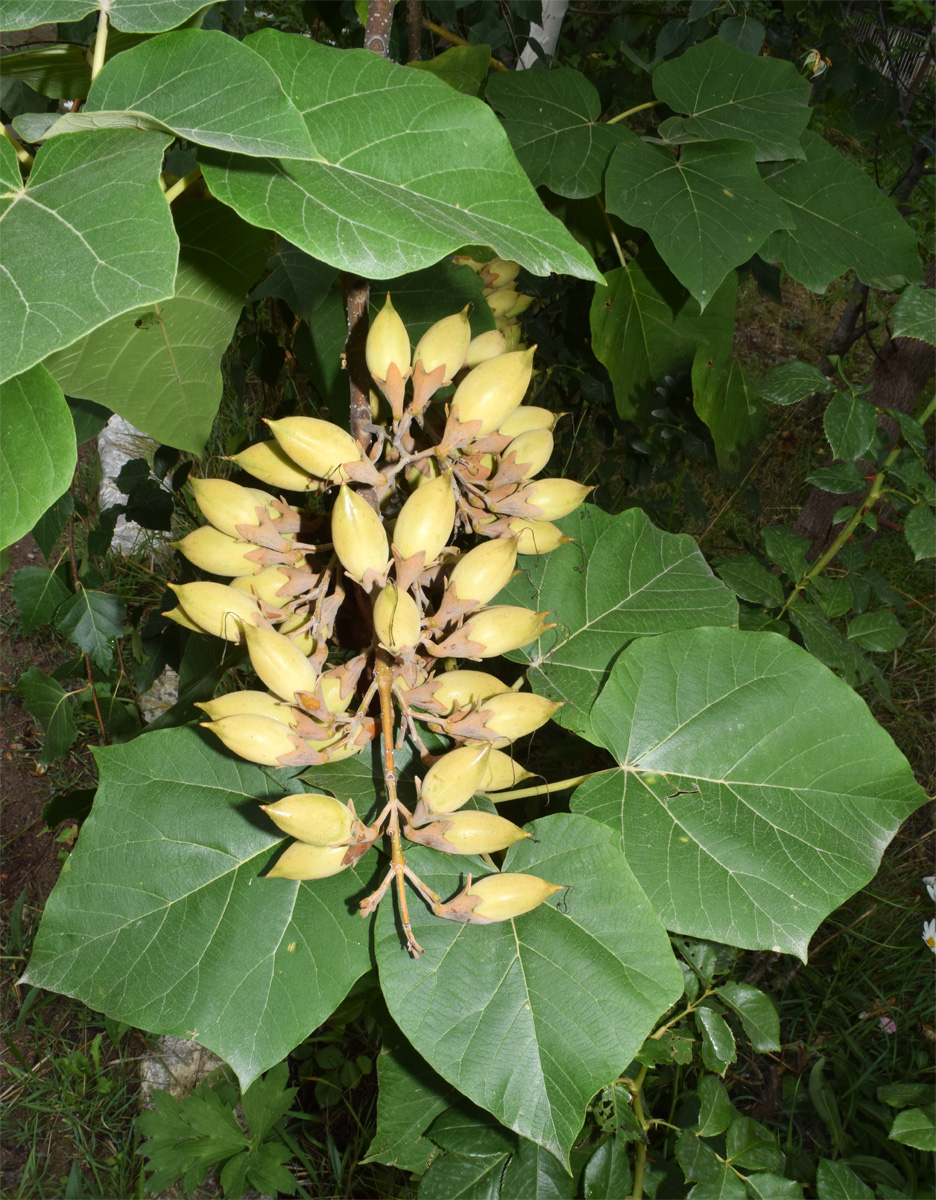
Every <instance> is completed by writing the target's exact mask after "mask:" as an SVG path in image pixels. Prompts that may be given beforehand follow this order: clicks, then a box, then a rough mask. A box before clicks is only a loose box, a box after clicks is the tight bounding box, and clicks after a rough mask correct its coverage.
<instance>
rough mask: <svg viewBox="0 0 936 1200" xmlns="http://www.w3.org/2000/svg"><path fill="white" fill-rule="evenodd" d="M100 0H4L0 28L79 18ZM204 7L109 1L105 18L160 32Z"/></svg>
mask: <svg viewBox="0 0 936 1200" xmlns="http://www.w3.org/2000/svg"><path fill="white" fill-rule="evenodd" d="M103 7H104V4H103V3H102V2H101V0H98V3H94V2H93V0H4V4H3V6H2V12H3V17H2V20H0V29H31V28H32V27H33V26H34V25H45V24H46V23H47V22H51V21H55V22H58V21H80V20H81V18H82V17H84V16H86V15H87V14H88V13H89V12H95V11H96V10H98V9H101V8H103ZM200 8H204V0H110V3H109V4H108V5H107V13H108V18H109V20H110V22H111V24H113V25H114V26H115V27H116V28H117V29H120V30H123V32H124V33H163V32H165V31H166V30H167V29H175V27H176V26H177V25H181V24H182V22H183V21H184V20H186V19H187V18H188V17H190V16H192V14H193V13H196V12H198V10H199V9H200Z"/></svg>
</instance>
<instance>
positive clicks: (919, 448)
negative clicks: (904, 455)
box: [884, 408, 929, 459]
mask: <svg viewBox="0 0 936 1200" xmlns="http://www.w3.org/2000/svg"><path fill="white" fill-rule="evenodd" d="M884 412H886V413H887V415H888V416H889V417H893V418H894V420H895V421H896V422H897V424H898V425H899V426H900V436H901V437H902V438H903V439H904V441H905V442H906V443H907V445H908V446H909V447H910V449H911V450H913V452H914V453H915V454H916V455H917V456H918V457H919V458H921V459H925V458H926V452H927V450H928V448H929V446H928V439H927V437H926V432H925V430H924V429H923V426H922V425H921V424H920V422H919V421H918V420H916V418H915V417H911V416H910V415H909V413H902V412H897V410H896V409H893V408H885V409H884Z"/></svg>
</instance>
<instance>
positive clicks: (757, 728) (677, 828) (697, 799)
mask: <svg viewBox="0 0 936 1200" xmlns="http://www.w3.org/2000/svg"><path fill="white" fill-rule="evenodd" d="M690 662H691V663H692V670H691V671H688V670H686V668H685V664H686V663H690ZM591 717H592V728H593V730H594V732H595V733H596V734H597V735H598V736H599V737H600V738H601V739H602V742H603V744H604V745H605V746H606V747H607V748H608V749H609V750H610V751H611V753H612V754H613V755H614V757H615V759H616V761H617V762H618V763H619V764H620V765H621V768H622V769H621V771H620V772H616V773H613V774H610V775H602V776H598V777H596V778H594V779H591V780H590V781H589V782H588V783H585V784H583V785H582V786H581V787H579V788H578V789H577V791H576V792H575V793H574V795H573V797H572V808H573V810H574V811H575V812H581V813H585V814H587V815H589V816H591V817H594V818H595V819H597V820H600V821H604V822H606V823H607V824H608V825H610V826H612V827H613V828H614V829H616V830H617V831H618V832H619V833H620V835H621V837H622V838H623V846H624V854H625V857H626V858H627V861H628V864H629V865H630V867H631V869H632V870H633V871H634V874H635V875H636V876H637V878H638V879H639V880H640V881H641V883H642V885H643V887H644V890H645V891H646V892H647V894H648V896H649V897H650V900H651V903H652V905H653V909H654V911H655V912H658V913H659V914H660V919H661V920H662V921H663V923H664V924H665V925H666V927H667V928H668V929H671V930H673V931H674V932H677V933H687V934H689V935H691V936H692V937H700V938H708V939H711V940H714V941H719V942H730V943H731V945H733V946H743V947H747V948H750V949H755V948H757V949H774V950H777V949H779V950H781V951H783V952H786V953H793V954H797V955H799V956H800V957H804V956H805V954H806V948H807V945H808V943H809V938H810V936H811V935H812V933H813V932H814V930H815V929H816V927H817V925H818V924H819V922H820V921H821V920H822V919H823V918H824V917H825V916H826V915H827V914H828V913H829V912H831V911H832V909H834V908H836V907H837V906H838V905H839V904H841V903H842V902H843V901H844V900H845V899H846V898H847V897H848V896H850V895H852V893H854V892H855V891H857V890H858V889H859V888H860V887H863V886H864V884H865V883H867V882H868V880H869V879H871V878H872V877H873V875H874V873H875V871H876V870H877V866H878V863H879V862H880V857H881V854H882V852H883V849H884V847H885V846H886V844H887V842H888V841H889V840H890V838H891V837H893V835H894V833H895V832H896V830H897V828H898V827H899V826H900V824H901V822H902V821H903V820H905V819H906V817H907V816H908V815H909V814H910V813H911V812H913V811H914V809H916V808H917V807H918V806H919V804H920V803H921V802H922V798H923V793H922V791H921V790H920V788H919V787H918V785H917V784H916V782H915V780H914V779H913V774H912V772H911V771H910V768H909V765H908V764H907V761H906V759H905V758H904V757H903V755H902V754H901V753H900V752H899V751H898V750H897V747H896V746H895V745H894V744H893V742H892V741H891V739H890V738H889V737H888V735H887V734H886V733H885V732H884V730H883V729H882V728H881V727H880V726H879V725H878V724H877V722H876V721H875V720H874V718H873V717H872V716H871V714H870V712H869V710H868V708H867V707H866V705H865V704H864V702H863V701H862V700H861V699H860V698H859V697H858V696H857V695H855V693H854V692H853V691H852V690H851V689H850V688H848V687H846V686H845V685H844V684H843V683H842V682H841V680H838V679H836V678H835V676H834V675H832V674H831V673H830V672H829V671H828V670H826V668H825V667H823V666H822V665H821V663H818V662H817V661H816V660H815V659H814V658H813V657H812V656H811V655H809V654H807V653H806V652H805V651H804V650H802V649H801V648H800V647H799V646H795V645H793V644H792V643H791V642H789V641H787V640H786V639H784V638H781V637H778V636H777V635H775V634H770V633H741V632H740V631H738V630H732V629H691V630H687V631H684V632H678V633H667V634H662V635H660V636H659V637H656V638H640V639H639V640H637V641H636V642H634V643H633V644H632V645H631V646H629V647H628V648H627V649H626V650H625V651H624V653H623V654H621V656H620V657H619V658H618V660H617V661H616V663H615V664H614V667H613V668H612V671H611V675H610V677H609V679H608V682H607V683H606V684H605V686H604V689H603V690H602V693H601V695H600V696H599V697H598V700H597V701H596V703H595V705H594V707H593V708H592V713H591Z"/></svg>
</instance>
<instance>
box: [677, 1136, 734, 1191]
mask: <svg viewBox="0 0 936 1200" xmlns="http://www.w3.org/2000/svg"><path fill="white" fill-rule="evenodd" d="M676 1161H677V1162H678V1163H679V1165H680V1166H681V1167H682V1169H683V1174H684V1175H685V1176H686V1179H687V1181H689V1182H692V1180H698V1181H699V1182H700V1183H707V1184H713V1185H716V1186H717V1185H718V1183H719V1182H720V1181H721V1180H722V1179H724V1176H725V1170H726V1168H725V1166H724V1164H722V1163H720V1162H719V1161H718V1156H717V1155H716V1154H715V1151H714V1150H713V1149H712V1148H711V1147H710V1146H708V1145H707V1144H706V1143H705V1142H703V1141H702V1140H701V1139H700V1138H699V1137H697V1136H696V1134H694V1133H693V1132H691V1131H690V1130H688V1129H686V1130H683V1132H682V1133H681V1134H680V1135H679V1137H678V1138H677V1139H676Z"/></svg>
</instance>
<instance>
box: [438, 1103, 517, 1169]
mask: <svg viewBox="0 0 936 1200" xmlns="http://www.w3.org/2000/svg"><path fill="white" fill-rule="evenodd" d="M429 1137H430V1138H431V1139H432V1140H433V1142H435V1144H436V1145H437V1146H441V1147H442V1149H443V1150H447V1151H449V1152H450V1153H452V1154H459V1155H461V1156H462V1157H468V1158H480V1157H482V1156H484V1155H488V1154H497V1153H499V1152H500V1151H501V1150H507V1151H508V1152H512V1151H513V1150H516V1148H517V1139H516V1138H515V1137H514V1135H513V1134H512V1133H510V1132H509V1131H508V1130H506V1129H505V1128H504V1127H503V1125H500V1124H499V1123H498V1122H497V1121H495V1120H494V1118H493V1117H492V1116H491V1115H490V1113H486V1112H484V1111H483V1110H482V1109H480V1108H476V1107H475V1106H474V1105H473V1104H459V1105H455V1106H453V1107H450V1108H447V1109H446V1110H445V1112H444V1113H442V1114H441V1115H440V1116H439V1117H438V1118H437V1119H436V1120H435V1121H433V1122H432V1127H431V1128H430V1130H429Z"/></svg>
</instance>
